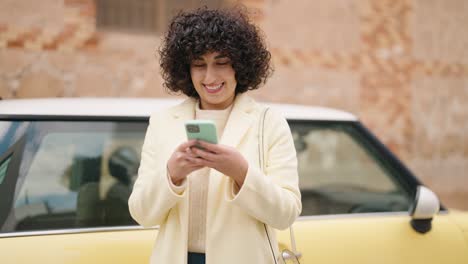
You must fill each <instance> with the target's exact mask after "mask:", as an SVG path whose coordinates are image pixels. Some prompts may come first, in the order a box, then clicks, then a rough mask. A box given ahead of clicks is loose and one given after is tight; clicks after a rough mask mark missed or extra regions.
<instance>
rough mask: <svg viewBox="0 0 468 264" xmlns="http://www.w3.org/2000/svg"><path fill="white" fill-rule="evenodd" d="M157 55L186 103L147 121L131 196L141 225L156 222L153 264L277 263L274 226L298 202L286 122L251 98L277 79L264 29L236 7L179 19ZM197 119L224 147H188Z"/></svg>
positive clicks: (291, 214) (296, 210) (294, 211)
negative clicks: (209, 123)
mask: <svg viewBox="0 0 468 264" xmlns="http://www.w3.org/2000/svg"><path fill="white" fill-rule="evenodd" d="M160 56H161V59H160V64H161V68H162V74H163V77H164V80H165V86H166V87H167V88H168V89H169V90H171V91H173V92H182V93H183V94H185V95H186V96H188V97H189V98H188V99H187V100H186V101H185V102H183V103H181V104H180V105H177V106H175V107H172V108H170V109H167V110H165V111H162V112H159V113H155V114H153V115H152V116H151V118H150V124H149V126H148V129H147V132H146V136H145V141H144V144H143V150H142V158H141V164H140V168H139V171H138V178H137V180H136V182H135V185H134V188H133V192H132V194H131V196H130V199H129V208H130V212H131V215H132V217H133V218H134V219H135V220H136V221H137V222H138V223H139V224H141V225H142V226H145V227H150V226H156V225H159V233H158V236H157V240H156V243H155V246H154V249H153V254H152V257H151V263H175V264H183V263H209V264H212V263H225V264H226V263H228V264H229V263H236V264H238V263H255V264H262V263H280V254H279V251H278V244H277V241H276V237H275V232H274V229H285V228H287V227H289V226H290V225H291V224H292V223H293V222H294V220H295V219H296V218H297V217H298V215H299V214H300V212H301V197H300V192H299V187H298V175H297V159H296V152H295V148H294V144H293V139H292V136H291V131H290V129H289V126H288V124H287V122H286V120H285V119H284V118H283V117H282V116H281V114H279V113H277V112H275V111H274V110H273V109H268V110H265V106H263V105H261V104H258V103H256V102H255V101H254V100H253V99H252V98H250V97H248V96H247V95H246V94H245V93H246V92H247V91H249V90H253V89H257V88H259V86H260V85H261V84H262V83H264V82H265V81H266V79H267V77H268V76H269V75H270V73H271V67H270V57H271V56H270V53H269V52H268V50H267V49H266V46H265V43H264V41H263V39H262V37H261V35H260V33H259V30H258V29H257V27H256V26H254V25H253V24H252V23H250V22H249V20H248V18H247V16H246V15H245V13H244V12H243V11H241V10H238V9H235V10H210V9H206V8H203V9H198V10H195V11H193V12H186V13H180V14H178V15H177V16H176V17H174V18H173V20H172V22H171V23H170V25H169V29H168V31H167V33H166V35H165V37H164V42H163V45H162V47H161V49H160ZM191 119H211V120H213V121H214V123H215V124H216V128H217V131H218V137H219V139H220V141H219V144H210V143H206V142H203V141H198V142H197V141H194V140H191V141H187V137H186V134H185V130H184V122H185V121H187V120H191ZM260 138H262V139H263V140H259V139H260ZM196 145H200V146H201V147H202V149H200V148H197V147H195V146H196ZM260 148H263V149H264V151H261V150H260ZM261 156H263V157H261ZM261 159H262V160H263V159H264V163H263V164H264V165H263V166H261V165H260V164H261V161H260V160H261Z"/></svg>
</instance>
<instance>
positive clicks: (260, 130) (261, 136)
mask: <svg viewBox="0 0 468 264" xmlns="http://www.w3.org/2000/svg"><path fill="white" fill-rule="evenodd" d="M268 110H269V108H268V107H265V108H264V109H263V110H262V113H261V114H260V121H259V124H258V160H259V163H260V169H261V170H262V172H263V173H265V149H264V148H265V144H264V142H263V140H264V133H263V129H264V128H265V116H266V114H267V112H268ZM263 226H264V227H265V233H266V236H267V238H268V243H269V244H270V249H271V254H272V255H273V259H274V260H275V264H278V261H277V259H276V256H275V251H274V249H273V245H272V244H271V239H270V234H269V233H268V228H267V226H266V224H265V223H264V224H263Z"/></svg>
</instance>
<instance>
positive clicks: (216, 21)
mask: <svg viewBox="0 0 468 264" xmlns="http://www.w3.org/2000/svg"><path fill="white" fill-rule="evenodd" d="M207 52H219V53H221V54H223V55H225V56H227V57H228V58H229V59H230V60H231V63H232V67H233V69H234V71H235V78H236V81H237V87H236V94H239V93H243V92H246V91H248V90H254V89H257V88H259V86H260V84H262V83H265V82H266V80H267V78H268V77H269V76H270V75H271V73H272V72H273V69H272V66H271V65H270V61H271V54H270V52H269V51H268V50H267V48H266V44H265V42H264V40H263V36H262V35H261V31H260V30H259V29H258V28H257V27H256V26H255V25H254V24H253V23H251V22H250V21H249V18H248V16H247V15H246V12H245V11H244V10H243V9H241V8H234V9H229V10H228V9H208V8H206V7H205V8H199V9H196V10H194V11H192V12H180V13H178V14H177V15H176V16H175V17H174V18H173V19H172V21H171V22H170V24H169V28H168V31H167V32H166V34H165V36H164V39H163V43H162V46H161V47H160V49H159V55H160V65H161V72H162V76H163V79H164V86H165V87H166V88H167V89H168V90H170V91H172V92H182V93H184V94H185V95H187V96H189V97H194V98H198V97H199V95H198V93H197V92H196V90H195V88H194V86H193V83H192V79H191V76H190V63H191V62H192V60H193V59H195V58H198V57H200V56H202V55H204V54H205V53H207Z"/></svg>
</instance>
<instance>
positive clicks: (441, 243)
mask: <svg viewBox="0 0 468 264" xmlns="http://www.w3.org/2000/svg"><path fill="white" fill-rule="evenodd" d="M410 220H411V218H410V217H409V216H408V215H393V216H392V215H388V216H372V215H369V216H349V217H348V216H346V217H323V218H321V217H310V218H308V219H301V220H299V221H297V222H296V223H295V224H294V233H295V238H296V244H297V251H298V252H299V253H301V254H302V258H301V259H300V261H301V263H369V264H374V263H412V264H418V263H420V264H432V263H434V264H435V263H453V264H461V263H468V250H467V249H468V248H467V244H466V243H465V241H464V238H463V236H462V234H461V233H460V231H459V230H458V229H457V227H456V226H454V225H453V224H452V223H451V222H450V220H449V217H448V216H447V215H443V214H441V215H437V216H436V217H435V218H434V220H433V226H434V228H433V229H432V230H431V231H430V232H428V233H426V234H420V233H417V232H415V231H414V230H413V229H412V228H411V226H410ZM280 237H281V241H285V240H287V239H288V237H289V234H288V232H287V231H283V232H281V233H280ZM289 244H290V243H287V244H286V245H288V247H289V246H290V245H289ZM283 246H284V245H283Z"/></svg>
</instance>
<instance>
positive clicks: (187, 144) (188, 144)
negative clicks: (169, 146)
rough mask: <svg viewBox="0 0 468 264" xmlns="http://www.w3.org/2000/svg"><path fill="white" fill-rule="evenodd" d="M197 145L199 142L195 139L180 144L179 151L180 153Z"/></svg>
mask: <svg viewBox="0 0 468 264" xmlns="http://www.w3.org/2000/svg"><path fill="white" fill-rule="evenodd" d="M196 144H197V140H195V139H191V140H189V141H186V142H184V143H182V144H180V145H179V146H178V147H177V150H178V151H185V149H186V148H190V147H192V146H195V145H196Z"/></svg>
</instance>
